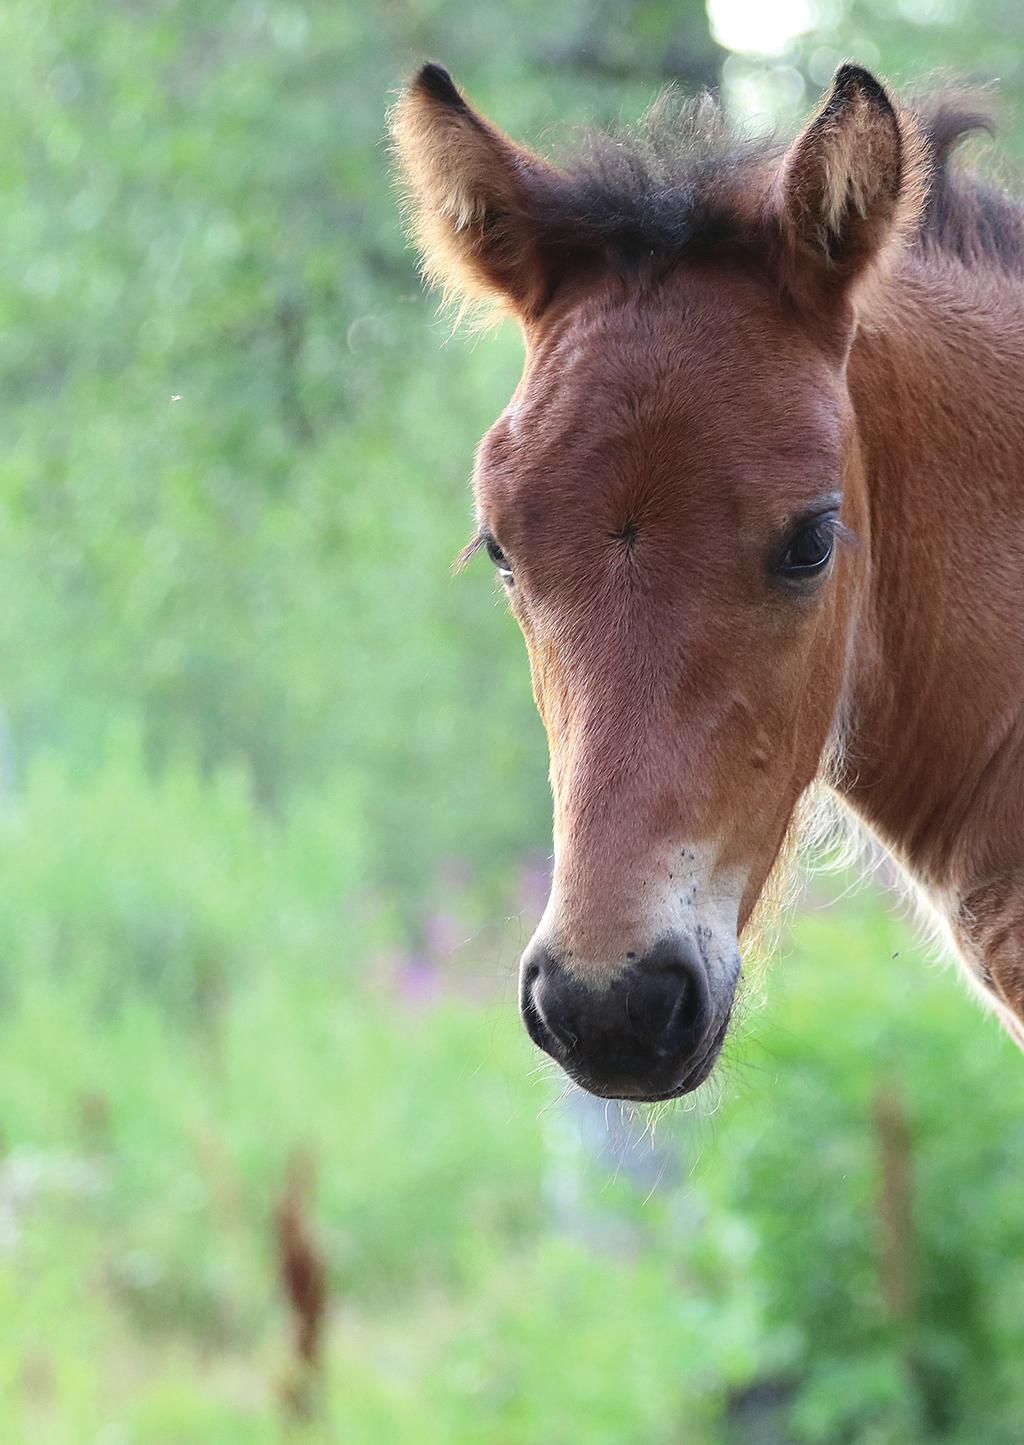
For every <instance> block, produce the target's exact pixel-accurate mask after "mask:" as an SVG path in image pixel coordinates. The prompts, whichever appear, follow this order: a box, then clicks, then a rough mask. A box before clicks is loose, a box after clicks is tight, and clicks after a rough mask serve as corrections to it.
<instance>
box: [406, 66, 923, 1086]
mask: <svg viewBox="0 0 1024 1445" xmlns="http://www.w3.org/2000/svg"><path fill="white" fill-rule="evenodd" d="M651 125H652V126H653V129H650V131H649V136H648V141H647V143H646V144H642V145H641V147H640V149H639V150H637V149H635V148H634V149H633V150H632V151H631V150H630V148H629V146H628V145H626V146H624V145H623V143H622V142H621V140H620V139H619V138H612V139H611V140H610V141H607V142H605V143H603V144H600V145H599V146H598V150H597V152H596V153H595V155H594V156H593V157H592V158H591V159H590V160H587V159H586V158H585V157H584V158H583V159H582V160H580V159H579V158H577V159H576V161H575V162H573V163H572V164H570V166H569V167H568V168H565V167H563V166H559V165H552V164H551V163H549V162H547V161H545V160H543V159H542V158H540V157H538V156H536V155H534V154H532V153H531V152H529V151H527V150H524V149H523V147H521V146H518V145H516V144H515V143H514V142H513V141H511V140H509V139H508V137H506V136H504V135H502V133H501V132H500V131H499V130H497V129H496V128H495V127H494V126H493V125H492V124H491V123H490V122H489V121H487V120H486V119H485V118H484V117H483V116H481V115H480V114H479V113H478V112H476V111H475V110H473V108H472V107H471V106H470V105H469V103H468V102H467V101H466V99H465V97H464V96H463V95H462V94H461V93H460V92H459V91H458V90H457V88H456V87H455V86H454V84H453V83H452V80H451V78H450V76H448V74H447V72H445V71H443V70H441V69H440V68H439V67H437V66H434V65H428V66H425V67H424V68H423V69H422V70H421V71H420V72H419V74H418V75H417V76H416V77H415V79H414V80H413V82H412V83H411V84H410V86H409V88H408V89H407V91H406V92H405V94H404V95H403V97H402V99H401V100H400V102H399V103H398V105H397V106H396V108H395V112H394V115H393V119H392V127H393V135H394V139H395V146H396V151H397V154H398V157H399V162H400V165H401V168H402V171H403V174H404V177H405V181H406V186H407V191H408V196H409V200H410V203H411V215H412V219H413V226H414V230H415V233H416V236H417V239H418V241H419V244H420V248H421V253H422V258H423V265H424V269H425V271H426V273H427V275H428V276H430V277H431V278H433V279H435V280H437V281H438V282H439V283H440V284H441V285H442V286H444V287H445V288H446V289H447V290H448V291H449V292H450V293H452V294H454V295H457V296H460V297H462V298H463V299H464V300H466V301H472V300H473V299H475V298H484V299H486V300H488V301H490V302H491V303H493V304H496V305H498V306H499V307H502V308H504V309H505V310H506V311H509V312H511V313H512V314H513V315H514V316H516V317H517V319H518V320H519V322H520V325H521V326H522V328H523V333H524V336H525V338H526V342H527V362H526V370H525V373H524V376H523V380H522V382H521V384H520V386H519V388H518V390H517V392H516V395H515V397H514V398H513V401H512V403H511V405H510V406H509V407H508V409H507V410H506V412H505V414H504V415H503V416H502V418H501V419H500V420H499V422H498V423H497V425H496V426H495V427H494V428H493V429H492V431H491V432H490V434H489V436H488V437H487V439H486V441H485V443H484V445H483V447H482V448H481V451H480V456H479V464H478V468H477V476H476V493H477V505H478V513H479V525H480V537H481V540H483V541H485V542H486V543H487V546H488V550H489V551H490V553H491V555H492V557H493V558H494V560H495V562H496V563H497V565H498V568H499V572H500V573H501V575H502V577H503V579H504V585H505V587H506V588H507V591H508V596H509V601H510V603H511V606H512V609H513V611H514V612H515V615H516V617H517V618H518V620H519V622H520V625H521V626H522V629H523V632H524V634H525V636H526V641H527V646H528V648H529V653H530V663H531V667H532V670H533V680H534V689H535V693H536V697H537V704H538V707H539V708H540V712H541V715H542V717H543V719H544V722H545V725H546V727H547V732H548V738H549V742H550V749H551V782H552V790H553V794H554V805H555V822H554V834H555V872H554V882H553V886H552V891H551V898H550V900H549V903H548V907H547V909H546V911H545V913H544V917H543V919H542V921H541V924H540V927H539V928H538V930H537V934H536V937H535V938H534V940H533V942H532V943H531V945H530V947H529V949H528V950H527V952H526V956H525V958H524V960H523V968H522V1009H523V1014H524V1018H525V1021H526V1024H527V1027H528V1028H529V1030H530V1032H531V1034H532V1035H533V1037H534V1038H535V1039H536V1040H537V1042H538V1043H539V1044H540V1045H541V1046H542V1047H543V1048H545V1049H547V1050H548V1052H549V1053H551V1054H553V1055H554V1057H555V1058H557V1059H558V1060H559V1061H560V1062H561V1063H562V1064H563V1065H564V1066H565V1068H566V1069H567V1070H568V1071H569V1072H570V1073H571V1074H572V1075H573V1076H574V1077H575V1078H576V1079H577V1080H578V1081H579V1082H580V1083H582V1084H583V1085H585V1086H586V1087H587V1088H589V1089H592V1090H594V1091H595V1092H598V1093H604V1094H611V1095H620V1096H628V1097H633V1098H641V1099H650V1098H659V1097H668V1096H671V1095H675V1094H680V1093H684V1092H685V1091H686V1090H688V1089H692V1088H694V1087H696V1085H697V1084H698V1083H699V1082H700V1081H701V1080H702V1079H703V1078H704V1076H705V1075H706V1073H707V1072H708V1070H709V1069H710V1068H711V1066H712V1064H713V1062H714V1059H715V1056H716V1054H717V1052H718V1049H719V1047H720V1045H721V1041H722V1038H723V1037H724V1034H725V1030H726V1027H727V1024H728V1019H729V1012H730V1008H731V1005H732V999H733V993H734V990H735V986H736V979H737V976H738V971H739V962H738V948H737V937H738V934H739V932H740V930H742V928H743V926H744V924H745V923H746V921H747V919H748V918H749V916H750V913H751V911H752V909H753V907H754V904H755V902H756V900H757V898H758V896H759V894H760V893H761V891H762V889H763V887H764V884H765V880H766V878H767V876H768V873H769V871H770V869H771V867H772V864H773V861H774V860H775V858H776V856H777V855H778V852H779V849H780V847H781V845H782V841H783V839H784V836H785V834H786V830H787V828H788V825H789V821H790V818H791V816H792V814H793V810H794V807H795V805H796V802H797V800H798V798H799V797H800V794H801V792H802V791H803V790H804V788H805V787H806V786H807V784H808V783H809V782H810V780H811V779H812V777H813V776H814V775H815V773H816V772H817V771H818V769H819V766H820V762H821V757H822V753H823V751H824V749H825V748H826V745H827V743H828V740H829V733H830V730H831V729H832V728H833V726H834V724H835V719H836V715H837V713H841V705H840V698H841V694H842V687H843V680H844V670H845V666H846V658H847V653H848V638H849V636H850V635H851V628H852V626H853V618H854V616H855V612H856V610H857V595H858V591H859V578H860V577H862V576H863V575H864V574H865V572H866V568H867V556H868V551H869V540H870V539H869V538H868V531H867V522H868V518H867V509H866V506H865V503H864V500H863V499H864V496H865V487H864V485H863V476H862V474H861V471H860V464H859V462H858V458H857V444H856V436H855V432H854V428H853V424H852V421H851V408H850V403H849V397H848V394H847V391H846V384H845V376H844V372H845V365H846V357H847V355H848V352H849V347H850V345H851V342H852V339H853V335H854V327H855V316H856V311H857V299H856V298H857V296H858V294H859V290H860V288H861V287H862V285H864V284H869V282H870V278H871V277H872V276H873V275H875V274H876V272H877V270H878V267H879V266H880V265H881V264H883V262H884V258H885V255H886V254H887V251H888V249H889V248H890V247H896V246H898V244H899V240H900V237H901V236H902V235H904V234H907V233H909V231H910V230H912V228H913V226H914V224H915V218H916V217H917V215H918V214H919V212H920V208H921V206H922V205H923V198H924V194H925V189H924V188H925V176H926V167H925V158H924V151H923V149H922V146H921V143H920V138H919V136H918V135H917V132H916V131H915V130H914V128H913V126H911V125H908V124H907V123H906V122H905V120H904V119H902V118H901V117H900V115H899V114H898V112H897V110H896V108H895V107H894V106H893V105H892V103H891V101H890V100H889V98H888V96H887V95H886V93H885V91H884V89H883V87H882V86H881V85H879V83H878V81H877V80H875V79H874V77H873V76H871V75H869V74H868V73H867V72H866V71H864V70H861V69H860V68H858V67H857V66H851V65H843V66H840V68H839V70H838V71H837V72H836V75H835V77H834V79H833V82H832V84H831V86H830V87H829V89H828V90H827V91H826V93H825V95H824V96H823V97H822V101H821V104H820V105H819V107H818V109H817V111H816V112H815V114H814V115H813V116H812V117H811V118H810V119H809V120H808V122H807V124H806V125H805V126H804V128H803V130H802V131H801V132H800V134H799V135H798V136H797V137H796V138H795V140H794V141H793V143H792V145H791V146H790V147H789V149H788V150H787V151H786V152H785V154H782V155H780V154H779V153H777V152H776V151H775V150H774V149H773V147H772V145H771V144H767V145H763V146H761V147H755V148H754V149H753V150H751V149H750V148H749V147H748V146H746V145H745V144H744V143H740V142H737V140H736V138H735V137H731V136H730V135H729V133H728V128H727V127H725V128H724V129H723V123H722V120H721V117H720V116H719V115H718V113H717V112H716V111H715V109H714V107H713V106H711V107H709V106H708V105H707V103H698V104H697V105H696V106H695V107H691V108H689V109H688V110H686V111H685V112H684V113H683V114H682V115H681V116H679V117H678V118H677V123H676V127H675V130H674V131H673V132H671V133H670V132H669V131H666V130H665V129H664V127H663V126H659V123H658V118H657V116H655V117H653V119H652V122H651ZM673 156H675V157H676V158H675V159H674V160H673V159H672V157H673ZM666 157H668V160H666ZM851 537H852V538H854V539H856V538H859V539H860V544H861V545H860V546H859V548H858V547H857V546H856V545H853V546H845V545H843V543H844V540H848V539H850V538H851Z"/></svg>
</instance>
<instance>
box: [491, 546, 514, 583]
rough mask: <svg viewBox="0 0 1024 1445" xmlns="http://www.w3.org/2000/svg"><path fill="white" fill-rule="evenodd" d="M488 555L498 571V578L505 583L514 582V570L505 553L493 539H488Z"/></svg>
mask: <svg viewBox="0 0 1024 1445" xmlns="http://www.w3.org/2000/svg"><path fill="white" fill-rule="evenodd" d="M487 555H488V557H490V559H491V561H492V562H493V563H494V565H495V567H497V569H498V576H499V577H500V578H501V579H502V581H504V582H511V581H512V568H511V567H510V566H509V560H508V558H507V557H506V556H505V554H504V552H503V551H502V550H501V548H500V547H499V546H498V544H497V542H496V541H495V540H494V538H493V537H488V538H487Z"/></svg>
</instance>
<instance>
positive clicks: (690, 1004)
mask: <svg viewBox="0 0 1024 1445" xmlns="http://www.w3.org/2000/svg"><path fill="white" fill-rule="evenodd" d="M643 1003H644V1008H643V1025H644V1027H643V1032H642V1034H641V1037H646V1039H647V1040H648V1042H649V1043H651V1044H653V1045H654V1047H655V1048H656V1049H657V1050H658V1052H659V1053H662V1054H675V1053H677V1052H679V1051H680V1049H681V1048H683V1047H685V1046H686V1044H687V1043H690V1044H691V1045H692V1043H693V1041H694V1040H696V1039H699V1038H700V1037H701V1035H702V1034H703V1033H704V1031H705V1029H706V1027H707V1024H708V1022H709V1020H710V1016H711V1005H710V988H709V983H708V977H707V973H706V971H705V969H704V966H703V964H702V963H701V962H700V960H699V959H697V958H694V959H678V960H676V961H673V962H672V963H667V964H662V966H661V967H660V968H658V969H657V970H656V971H653V970H652V971H651V972H649V973H647V975H646V979H645V986H644V990H643Z"/></svg>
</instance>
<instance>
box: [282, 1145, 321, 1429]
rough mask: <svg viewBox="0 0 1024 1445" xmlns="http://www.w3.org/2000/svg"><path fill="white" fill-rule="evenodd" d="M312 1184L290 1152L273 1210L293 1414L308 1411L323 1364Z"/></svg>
mask: <svg viewBox="0 0 1024 1445" xmlns="http://www.w3.org/2000/svg"><path fill="white" fill-rule="evenodd" d="M312 1184H313V1167H312V1163H311V1161H310V1160H309V1159H308V1158H307V1157H305V1156H304V1155H301V1154H299V1153H294V1154H293V1155H292V1157H291V1159H290V1160H289V1164H288V1171H287V1175H286V1178H285V1184H284V1188H283V1190H282V1192H281V1197H280V1199H279V1201H278V1204H277V1208H276V1209H275V1211H274V1226H275V1236H276V1243H277V1259H278V1272H279V1278H280V1281H281V1289H282V1292H283V1294H284V1297H285V1301H286V1303H287V1305H288V1309H289V1312H290V1315H291V1320H292V1339H293V1344H294V1356H295V1358H294V1372H293V1374H292V1376H291V1378H290V1379H289V1381H288V1382H287V1383H286V1385H285V1387H284V1390H283V1396H284V1402H285V1406H286V1408H287V1409H288V1410H289V1411H290V1412H291V1413H292V1414H294V1415H308V1414H309V1413H310V1412H311V1408H312V1400H313V1395H314V1391H315V1388H316V1386H317V1384H318V1382H319V1379H320V1374H321V1371H322V1368H323V1355H322V1348H323V1327H324V1320H325V1315H326V1310H327V1267H326V1265H325V1263H324V1260H323V1257H322V1255H321V1254H320V1252H319V1250H318V1248H317V1245H316V1241H315V1239H314V1237H313V1233H312V1228H311V1226H310V1222H309V1215H310V1212H311V1210H310V1200H311V1195H312Z"/></svg>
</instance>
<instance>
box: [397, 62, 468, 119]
mask: <svg viewBox="0 0 1024 1445" xmlns="http://www.w3.org/2000/svg"><path fill="white" fill-rule="evenodd" d="M414 87H415V88H418V89H420V90H422V91H423V92H424V93H425V94H426V95H429V96H431V97H432V99H434V100H438V101H440V102H441V104H442V105H450V106H451V107H452V109H453V110H467V109H468V107H467V105H466V102H465V101H464V100H463V98H462V95H461V93H460V92H459V90H458V89H457V87H456V85H455V82H454V81H453V80H452V78H451V76H450V75H449V74H448V72H447V70H445V68H444V66H443V65H435V64H434V62H433V61H432V60H431V61H428V62H427V64H426V65H424V66H423V67H422V68H421V69H420V71H419V72H418V73H417V75H416V76H415V78H414V79H413V82H412V86H411V87H410V88H414Z"/></svg>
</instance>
